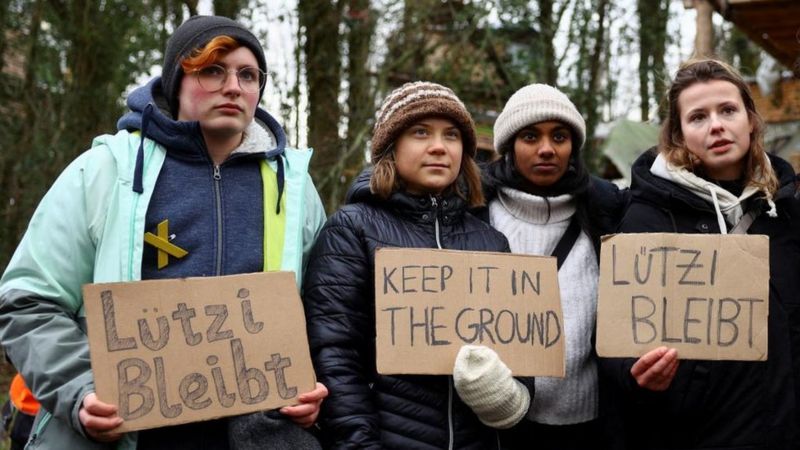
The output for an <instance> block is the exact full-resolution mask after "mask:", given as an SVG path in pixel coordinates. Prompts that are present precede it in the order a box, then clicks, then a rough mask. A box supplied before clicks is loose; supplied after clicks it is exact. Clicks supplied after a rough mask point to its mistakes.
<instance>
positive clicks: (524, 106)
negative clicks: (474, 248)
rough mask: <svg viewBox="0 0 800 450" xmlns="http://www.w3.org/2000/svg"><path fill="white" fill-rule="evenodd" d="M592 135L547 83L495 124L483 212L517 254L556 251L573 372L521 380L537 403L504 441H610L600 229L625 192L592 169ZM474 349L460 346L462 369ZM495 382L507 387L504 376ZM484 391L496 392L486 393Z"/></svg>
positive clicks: (496, 407) (616, 214)
mask: <svg viewBox="0 0 800 450" xmlns="http://www.w3.org/2000/svg"><path fill="white" fill-rule="evenodd" d="M586 138H587V137H586V125H585V123H584V120H583V117H581V115H580V113H579V112H578V110H577V109H576V108H575V105H574V104H573V103H572V102H571V101H570V100H569V98H567V96H566V95H564V93H562V92H561V91H559V90H558V89H556V88H554V87H552V86H548V85H545V84H532V85H529V86H525V87H523V88H522V89H520V90H518V91H517V92H516V93H514V95H512V96H511V98H509V100H508V102H507V103H506V105H505V107H504V108H503V111H502V112H501V113H500V115H499V116H498V118H497V121H496V122H495V125H494V144H495V148H496V149H497V150H498V152H499V158H498V159H497V160H495V161H493V162H491V163H489V164H488V165H487V166H486V167H485V168H484V171H483V182H484V191H485V193H486V196H487V205H488V206H487V207H486V208H484V209H483V210H482V211H481V213H482V214H483V215H484V219H486V220H489V222H490V223H491V225H492V226H493V227H494V228H496V229H497V230H499V231H500V232H502V233H503V234H504V235H505V236H506V237H507V238H508V241H509V244H510V246H511V251H512V252H513V253H523V254H530V255H553V256H556V258H557V260H558V267H559V270H558V284H559V286H560V289H561V292H560V293H561V305H562V310H563V312H564V333H565V338H566V347H565V358H566V376H565V377H564V378H550V377H537V378H536V379H533V378H530V379H522V381H523V382H524V383H525V384H526V385H527V386H528V387H529V391H530V394H531V395H530V403H531V404H530V408H529V409H528V411H527V413H526V417H525V418H524V419H523V420H522V421H520V422H519V423H518V424H517V425H516V426H514V427H513V428H511V429H510V430H508V431H507V432H506V433H505V434H504V435H502V436H501V437H502V438H503V447H504V448H528V447H529V446H534V448H536V449H567V450H569V449H576V450H577V449H589V448H591V449H596V448H604V447H608V446H609V445H610V443H609V441H608V440H607V439H605V438H604V437H603V428H604V427H603V426H602V425H601V420H600V389H599V380H598V373H597V364H596V357H595V354H594V351H593V345H592V334H593V330H594V325H595V313H596V304H597V281H598V255H599V237H600V236H601V235H602V234H605V233H608V232H613V231H614V229H615V228H616V225H617V222H618V220H619V219H620V217H621V216H622V213H623V208H624V204H625V202H626V198H625V196H626V195H627V192H621V191H619V190H618V189H617V188H616V187H615V186H614V185H612V184H611V183H608V182H606V181H603V180H600V179H599V178H595V177H593V176H591V175H589V173H588V171H587V170H586V168H585V166H584V164H583V161H582V160H581V153H580V150H581V147H582V146H583V143H584V142H585V141H586ZM468 356H470V355H468V354H467V353H466V352H462V353H461V354H459V358H458V360H457V361H456V368H457V369H458V367H459V365H463V364H464V363H465V358H467V357H468ZM472 358H473V359H474V356H472ZM489 359H491V358H489ZM456 372H458V370H456ZM454 378H456V388H457V389H458V392H459V395H461V396H462V398H464V397H465V396H466V397H467V398H471V397H470V393H472V392H474V391H475V387H474V386H473V385H474V384H475V382H470V381H469V379H466V380H465V379H464V378H463V377H460V376H459V375H457V374H455V375H454ZM496 389H502V390H508V389H509V388H508V385H506V386H503V385H502V384H501V383H498V384H496ZM462 391H463V393H462ZM512 392H513V390H512ZM476 398H477V397H476ZM480 398H482V399H489V400H493V399H495V397H494V396H492V395H487V394H486V393H484V395H482V396H481V397H480ZM465 401H467V399H466V398H465ZM467 403H468V404H470V402H469V401H467ZM478 403H480V404H479V405H477V404H470V406H471V407H472V408H473V410H476V412H478V411H479V410H490V411H493V412H494V413H495V414H502V411H504V408H505V409H508V408H509V405H507V404H504V403H503V402H492V401H484V402H480V401H479V402H478ZM512 406H513V405H512ZM479 415H480V413H479ZM533 443H535V445H534V444H533Z"/></svg>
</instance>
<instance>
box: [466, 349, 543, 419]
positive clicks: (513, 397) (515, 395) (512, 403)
mask: <svg viewBox="0 0 800 450" xmlns="http://www.w3.org/2000/svg"><path fill="white" fill-rule="evenodd" d="M453 384H454V386H455V388H456V391H457V392H458V396H459V397H460V398H461V400H463V401H464V403H466V404H467V405H468V406H469V407H470V408H471V409H472V411H473V412H475V414H476V415H477V416H478V419H480V421H481V422H483V423H484V424H486V425H488V426H490V427H492V428H501V429H502V428H511V427H513V426H514V425H516V424H517V423H518V422H519V421H520V420H522V418H523V417H525V415H526V414H527V413H528V407H529V406H530V403H531V397H530V393H529V392H528V388H526V387H525V386H524V385H523V384H522V383H520V382H519V381H517V380H515V379H514V377H512V376H511V369H509V368H508V367H507V366H506V365H505V364H504V363H503V361H501V360H500V357H499V356H498V355H497V353H495V351H494V350H492V349H490V348H489V347H486V346H483V345H464V346H462V347H461V350H459V351H458V355H457V356H456V362H455V365H454V366H453Z"/></svg>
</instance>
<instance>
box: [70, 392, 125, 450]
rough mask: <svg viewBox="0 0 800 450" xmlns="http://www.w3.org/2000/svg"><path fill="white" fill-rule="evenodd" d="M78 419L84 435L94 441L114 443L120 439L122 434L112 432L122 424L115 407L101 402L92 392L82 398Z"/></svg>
mask: <svg viewBox="0 0 800 450" xmlns="http://www.w3.org/2000/svg"><path fill="white" fill-rule="evenodd" d="M78 418H79V419H80V421H81V425H83V429H84V430H86V434H88V435H89V436H90V437H91V438H92V439H94V440H95V441H98V442H114V441H116V440H119V438H121V437H122V433H120V432H115V431H114V429H116V428H117V427H119V426H120V425H122V422H123V421H122V418H121V417H120V416H119V415H118V414H117V407H116V406H114V405H110V404H108V403H103V402H101V401H100V400H98V399H97V395H96V394H95V393H94V392H91V393H89V394H88V395H87V396H86V397H84V398H83V404H82V405H81V410H80V411H79V412H78Z"/></svg>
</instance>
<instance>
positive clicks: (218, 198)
mask: <svg viewBox="0 0 800 450" xmlns="http://www.w3.org/2000/svg"><path fill="white" fill-rule="evenodd" d="M221 180H222V174H221V173H220V169H219V165H217V164H215V165H214V199H215V205H214V207H215V208H216V214H217V263H216V275H217V276H219V275H222V192H221V188H220V181H221Z"/></svg>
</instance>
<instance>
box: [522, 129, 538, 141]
mask: <svg viewBox="0 0 800 450" xmlns="http://www.w3.org/2000/svg"><path fill="white" fill-rule="evenodd" d="M519 137H520V139H522V140H523V141H525V142H534V141H535V140H536V133H534V132H532V131H524V132H522V133H520V135H519Z"/></svg>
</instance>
